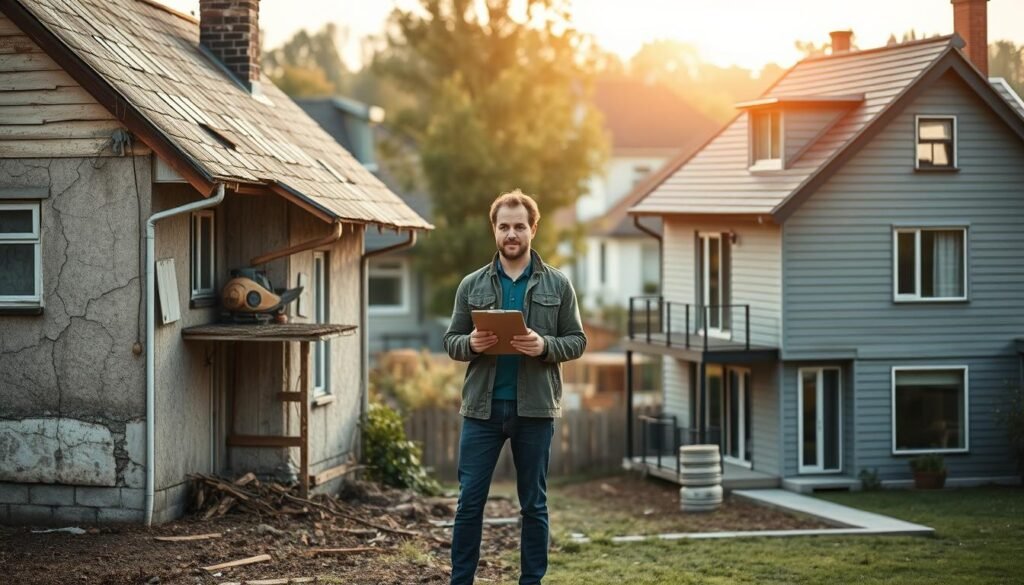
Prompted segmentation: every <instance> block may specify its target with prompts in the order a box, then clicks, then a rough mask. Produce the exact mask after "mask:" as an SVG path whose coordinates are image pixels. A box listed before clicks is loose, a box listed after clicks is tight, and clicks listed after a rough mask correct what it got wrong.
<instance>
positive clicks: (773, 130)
mask: <svg viewBox="0 0 1024 585" xmlns="http://www.w3.org/2000/svg"><path fill="white" fill-rule="evenodd" d="M750 119H751V135H750V141H751V161H750V162H751V165H750V170H752V171H765V170H778V169H781V168H782V112H780V111H778V110H774V111H762V112H751V113H750Z"/></svg>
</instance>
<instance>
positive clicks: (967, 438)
mask: <svg viewBox="0 0 1024 585" xmlns="http://www.w3.org/2000/svg"><path fill="white" fill-rule="evenodd" d="M929 370H960V371H962V372H963V379H964V398H963V400H964V446H963V447H962V448H957V449H897V448H896V372H921V371H929ZM889 387H890V392H889V398H890V406H889V408H890V410H891V413H890V415H891V418H890V425H891V429H890V433H891V434H892V454H893V455H922V454H929V453H969V452H970V449H971V410H970V407H971V400H970V394H971V389H970V372H969V368H968V367H967V366H966V365H948V366H893V367H892V373H891V379H890V385H889Z"/></svg>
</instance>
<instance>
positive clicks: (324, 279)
mask: <svg viewBox="0 0 1024 585" xmlns="http://www.w3.org/2000/svg"><path fill="white" fill-rule="evenodd" d="M318 262H319V263H320V264H321V267H320V275H321V276H320V278H317V270H316V264H317V263H318ZM329 271H330V263H328V261H327V253H326V252H313V269H312V270H311V271H310V272H311V274H312V276H311V278H310V280H311V282H312V287H311V288H312V292H313V294H312V297H313V298H312V303H311V307H312V310H313V316H312V321H313V322H314V323H327V322H329V321H330V294H329V292H330V291H329V286H330V284H329V282H330V276H329ZM318 347H319V348H320V349H321V351H320V353H321V354H322V355H323V356H324V359H323V360H322V361H321V360H318V359H316V356H317V348H318ZM312 359H313V372H312V374H313V376H312V378H313V379H312V380H311V382H312V383H311V384H310V386H312V388H313V397H314V398H316V397H319V396H325V395H328V394H330V393H331V342H329V341H314V342H313V357H312ZM317 378H319V379H320V381H321V382H322V383H321V384H319V385H317V383H316V381H317Z"/></svg>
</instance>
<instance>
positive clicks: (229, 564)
mask: <svg viewBox="0 0 1024 585" xmlns="http://www.w3.org/2000/svg"><path fill="white" fill-rule="evenodd" d="M270 560H273V559H272V558H271V557H270V555H267V554H263V555H256V556H254V557H247V558H244V559H238V560H237V561H228V562H226V563H220V564H218V565H210V566H209V567H203V570H204V571H208V572H210V573H212V572H214V571H220V570H223V569H232V568H234V567H242V566H245V565H252V564H255V563H265V562H267V561H270Z"/></svg>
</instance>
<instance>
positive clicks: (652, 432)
mask: <svg viewBox="0 0 1024 585" xmlns="http://www.w3.org/2000/svg"><path fill="white" fill-rule="evenodd" d="M637 418H638V419H639V421H640V460H641V461H643V462H644V463H645V464H646V463H647V462H648V458H654V462H653V465H654V466H655V467H657V468H658V469H672V468H674V469H675V470H676V475H679V473H680V464H679V447H682V446H683V445H719V446H721V440H722V432H721V429H720V428H719V427H708V428H707V429H705V430H704V436H703V437H701V434H700V431H699V430H697V429H692V428H688V427H681V426H679V424H678V420H677V418H676V416H675V415H640V416H638V417H637ZM634 444H635V443H634Z"/></svg>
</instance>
